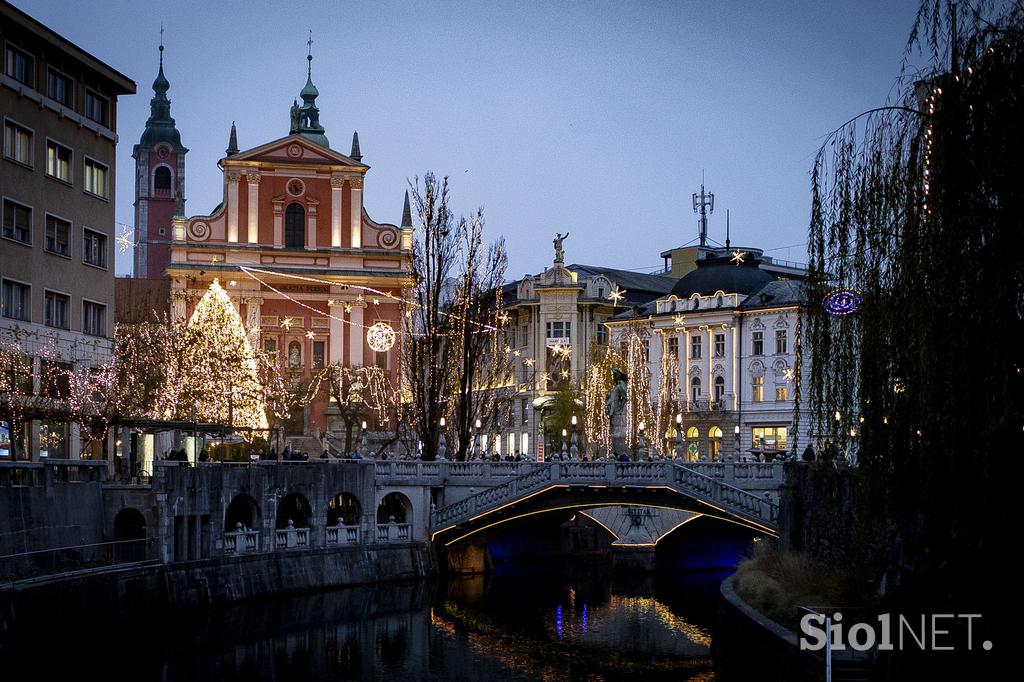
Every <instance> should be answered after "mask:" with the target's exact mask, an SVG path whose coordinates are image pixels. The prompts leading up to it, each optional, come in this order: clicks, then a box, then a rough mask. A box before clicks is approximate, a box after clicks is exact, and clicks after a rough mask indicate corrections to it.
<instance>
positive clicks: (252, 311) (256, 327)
mask: <svg viewBox="0 0 1024 682" xmlns="http://www.w3.org/2000/svg"><path fill="white" fill-rule="evenodd" d="M242 302H243V303H245V330H246V335H247V336H248V337H249V345H250V346H252V348H253V350H255V351H257V352H259V351H260V350H261V349H260V347H259V346H260V326H261V325H262V319H261V316H260V309H261V307H262V305H263V299H262V298H260V297H259V296H253V297H250V298H244V299H242Z"/></svg>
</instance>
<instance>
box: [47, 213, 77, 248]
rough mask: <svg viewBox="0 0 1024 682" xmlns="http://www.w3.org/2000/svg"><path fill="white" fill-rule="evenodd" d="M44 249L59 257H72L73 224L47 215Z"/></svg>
mask: <svg viewBox="0 0 1024 682" xmlns="http://www.w3.org/2000/svg"><path fill="white" fill-rule="evenodd" d="M43 248H44V249H46V250H47V251H49V252H50V253H55V254H57V255H58V256H71V223H69V222H68V221H66V220H64V219H62V218H58V217H57V216H54V215H47V216H46V238H45V239H44V240H43Z"/></svg>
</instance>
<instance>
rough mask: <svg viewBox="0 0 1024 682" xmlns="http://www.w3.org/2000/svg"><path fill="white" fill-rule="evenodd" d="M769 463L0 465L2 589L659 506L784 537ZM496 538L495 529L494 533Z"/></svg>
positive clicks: (776, 468) (450, 536)
mask: <svg viewBox="0 0 1024 682" xmlns="http://www.w3.org/2000/svg"><path fill="white" fill-rule="evenodd" d="M783 478H784V476H783V465H782V464H781V463H779V462H773V463H738V462H737V463H731V462H724V463H693V464H688V465H682V464H678V463H676V462H674V461H669V460H666V461H651V462H610V461H609V462H543V463H533V462H450V461H435V462H423V461H384V462H374V461H365V460H363V461H354V460H347V461H341V462H338V461H331V462H323V461H310V462H301V463H286V462H257V463H252V464H228V463H202V464H199V465H197V466H183V465H180V464H178V463H170V462H168V463H157V464H156V466H155V470H154V475H153V477H152V479H151V480H150V481H149V482H148V483H147V484H125V483H123V482H113V481H108V480H107V468H106V463H104V462H96V463H90V462H85V461H47V462H32V463H22V462H18V463H12V462H5V463H0V583H3V582H5V581H17V580H19V579H23V578H29V577H32V576H39V575H51V576H52V575H54V574H61V573H67V572H74V571H78V570H81V569H85V568H90V567H91V570H96V567H102V566H105V565H109V564H123V563H126V562H133V563H152V564H163V565H171V564H176V563H181V562H193V561H201V560H213V559H217V560H220V559H227V560H230V559H231V558H232V557H235V558H241V557H252V556H255V555H260V556H264V557H266V558H271V559H272V558H273V557H274V556H281V555H282V554H285V553H296V552H300V553H301V552H303V551H316V552H325V551H327V552H330V551H331V550H337V549H344V548H374V547H381V546H393V545H419V546H421V547H426V548H428V549H434V550H435V551H436V552H439V553H440V554H443V553H444V551H445V550H444V548H446V547H449V546H451V545H458V544H459V543H460V542H462V541H463V540H465V541H467V542H471V541H472V539H470V537H471V536H472V538H473V539H476V540H479V539H480V538H481V537H484V536H483V535H480V534H479V533H480V531H481V530H483V529H484V528H488V529H493V528H495V527H496V526H501V525H502V524H504V523H509V522H513V521H514V520H515V519H516V518H519V517H521V516H523V515H532V514H539V513H542V512H544V511H550V510H552V509H556V508H557V509H566V508H574V509H587V508H595V507H607V506H616V505H618V506H621V505H627V506H635V507H641V506H651V507H660V508H670V509H678V510H683V511H687V512H691V513H697V514H706V515H708V516H714V517H718V518H724V519H726V520H731V521H734V522H737V523H740V524H743V525H746V526H748V527H749V528H751V529H753V530H755V531H756V532H759V533H763V534H768V535H773V534H776V532H777V529H778V506H777V502H778V496H779V490H780V487H781V485H782V483H783ZM491 532H494V531H493V530H492V531H491Z"/></svg>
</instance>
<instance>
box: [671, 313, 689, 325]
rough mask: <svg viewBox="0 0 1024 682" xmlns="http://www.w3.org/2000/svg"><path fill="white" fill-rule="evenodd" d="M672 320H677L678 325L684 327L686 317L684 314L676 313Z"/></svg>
mask: <svg viewBox="0 0 1024 682" xmlns="http://www.w3.org/2000/svg"><path fill="white" fill-rule="evenodd" d="M672 321H673V322H675V324H676V326H677V327H682V326H684V325H685V322H686V318H685V317H683V316H682V315H676V316H675V317H673V318H672Z"/></svg>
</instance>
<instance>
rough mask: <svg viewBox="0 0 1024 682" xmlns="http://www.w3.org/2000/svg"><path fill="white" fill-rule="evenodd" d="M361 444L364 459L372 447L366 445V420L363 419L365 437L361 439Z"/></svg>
mask: <svg viewBox="0 0 1024 682" xmlns="http://www.w3.org/2000/svg"><path fill="white" fill-rule="evenodd" d="M359 446H360V448H362V453H361V454H362V456H363V459H365V458H366V457H367V455H369V454H370V448H368V447H367V446H366V420H363V439H362V441H360V443H359Z"/></svg>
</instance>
